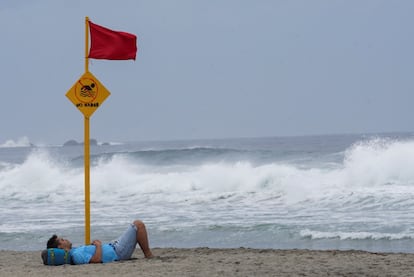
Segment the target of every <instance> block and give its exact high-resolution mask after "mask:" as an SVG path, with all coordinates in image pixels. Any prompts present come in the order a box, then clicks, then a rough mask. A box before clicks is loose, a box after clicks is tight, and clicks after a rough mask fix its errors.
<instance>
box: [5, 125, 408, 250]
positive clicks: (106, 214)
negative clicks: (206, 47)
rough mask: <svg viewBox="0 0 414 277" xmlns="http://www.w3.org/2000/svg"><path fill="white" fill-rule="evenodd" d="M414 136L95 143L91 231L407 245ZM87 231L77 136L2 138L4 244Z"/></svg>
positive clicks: (264, 242) (76, 239) (195, 243)
mask: <svg viewBox="0 0 414 277" xmlns="http://www.w3.org/2000/svg"><path fill="white" fill-rule="evenodd" d="M413 165H414V135H413V134H407V133H403V134H377V135H375V134H371V135H331V136H303V137H273V138H244V139H225V140H192V141H190V140H189V141H163V142H126V143H111V144H110V145H99V146H92V147H91V238H92V239H101V240H102V241H109V240H112V239H114V238H116V237H117V236H118V235H119V234H120V233H121V232H122V231H123V230H124V229H125V228H126V226H127V224H128V223H130V222H132V221H133V220H134V219H141V220H143V221H144V222H145V223H146V225H147V228H148V231H149V235H150V243H151V245H152V246H153V247H252V248H276V249H292V248H301V249H302V248H306V249H341V250H344V249H360V250H368V251H378V252H414V170H413ZM54 233H57V234H58V235H62V236H65V237H68V238H69V239H70V240H71V241H72V242H73V244H74V245H78V244H82V243H83V241H84V168H83V147H82V146H67V147H63V146H56V145H55V146H33V145H30V143H29V139H25V138H23V139H21V140H19V141H13V140H10V141H7V142H6V143H4V144H3V145H0V249H14V250H40V249H43V248H44V247H45V244H46V240H47V239H48V238H49V237H50V236H51V235H52V234H54Z"/></svg>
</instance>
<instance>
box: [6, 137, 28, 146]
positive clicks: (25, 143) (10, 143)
mask: <svg viewBox="0 0 414 277" xmlns="http://www.w3.org/2000/svg"><path fill="white" fill-rule="evenodd" d="M30 146H31V144H30V141H29V138H28V137H26V136H24V137H21V138H18V139H17V140H12V139H9V140H7V141H6V142H4V143H3V144H0V147H2V148H8V147H30Z"/></svg>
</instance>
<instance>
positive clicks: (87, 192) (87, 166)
mask: <svg viewBox="0 0 414 277" xmlns="http://www.w3.org/2000/svg"><path fill="white" fill-rule="evenodd" d="M88 56H89V18H88V17H85V73H86V72H88V71H89V58H88ZM84 148H85V149H84V151H85V157H84V158H85V245H89V244H90V243H91V204H90V164H89V163H90V152H89V117H87V116H85V138H84Z"/></svg>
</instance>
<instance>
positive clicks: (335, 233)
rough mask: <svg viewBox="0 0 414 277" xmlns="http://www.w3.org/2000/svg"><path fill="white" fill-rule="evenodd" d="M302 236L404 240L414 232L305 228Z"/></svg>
mask: <svg viewBox="0 0 414 277" xmlns="http://www.w3.org/2000/svg"><path fill="white" fill-rule="evenodd" d="M300 236H301V237H302V238H306V239H339V240H404V239H413V238H414V233H378V232H339V231H332V232H322V231H313V230H309V229H305V230H302V231H300Z"/></svg>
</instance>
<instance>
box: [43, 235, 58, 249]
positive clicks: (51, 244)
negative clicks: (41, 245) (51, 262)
mask: <svg viewBox="0 0 414 277" xmlns="http://www.w3.org/2000/svg"><path fill="white" fill-rule="evenodd" d="M57 238H58V236H56V235H53V236H52V237H51V238H50V239H49V240H48V241H47V246H46V248H58V241H57Z"/></svg>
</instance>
